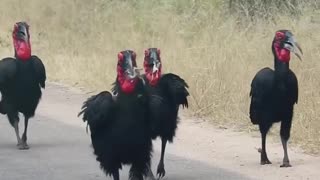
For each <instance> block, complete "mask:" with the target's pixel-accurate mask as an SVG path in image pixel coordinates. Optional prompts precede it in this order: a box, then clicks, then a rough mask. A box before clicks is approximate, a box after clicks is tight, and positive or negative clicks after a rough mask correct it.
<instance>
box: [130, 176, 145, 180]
mask: <svg viewBox="0 0 320 180" xmlns="http://www.w3.org/2000/svg"><path fill="white" fill-rule="evenodd" d="M129 180H143V178H142V177H138V176H130V177H129Z"/></svg>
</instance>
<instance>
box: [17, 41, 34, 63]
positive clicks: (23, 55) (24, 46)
mask: <svg viewBox="0 0 320 180" xmlns="http://www.w3.org/2000/svg"><path fill="white" fill-rule="evenodd" d="M14 48H15V51H16V56H17V58H19V59H20V60H22V61H27V60H29V59H30V57H31V47H30V45H29V44H28V43H27V42H24V41H20V40H16V41H14Z"/></svg>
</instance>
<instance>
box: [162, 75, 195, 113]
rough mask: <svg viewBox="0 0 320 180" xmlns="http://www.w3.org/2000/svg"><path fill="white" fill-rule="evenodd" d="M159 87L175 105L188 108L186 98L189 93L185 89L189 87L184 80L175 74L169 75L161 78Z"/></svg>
mask: <svg viewBox="0 0 320 180" xmlns="http://www.w3.org/2000/svg"><path fill="white" fill-rule="evenodd" d="M159 86H160V87H161V88H162V90H163V92H165V93H166V95H167V96H169V99H171V100H173V102H174V103H175V104H176V105H182V106H183V107H188V99H187V96H189V92H188V90H187V88H189V86H188V84H187V83H186V82H185V80H183V79H182V78H180V77H179V76H177V75H175V74H171V73H169V74H165V75H163V76H162V77H161V79H160V81H159Z"/></svg>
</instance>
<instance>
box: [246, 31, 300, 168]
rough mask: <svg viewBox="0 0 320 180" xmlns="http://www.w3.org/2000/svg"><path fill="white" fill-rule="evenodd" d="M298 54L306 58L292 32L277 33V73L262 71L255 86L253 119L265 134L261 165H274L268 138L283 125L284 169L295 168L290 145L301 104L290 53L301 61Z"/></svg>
mask: <svg viewBox="0 0 320 180" xmlns="http://www.w3.org/2000/svg"><path fill="white" fill-rule="evenodd" d="M297 50H299V51H300V52H301V54H302V50H301V48H300V46H299V45H298V43H297V42H296V41H295V39H294V37H293V34H292V33H291V32H290V31H288V30H279V31H277V32H276V33H275V37H274V39H273V42H272V52H273V54H274V70H272V69H270V68H264V69H262V70H260V71H259V72H258V73H257V74H256V75H255V77H254V79H253V80H252V83H251V92H250V96H251V104H250V119H251V122H252V123H253V124H257V125H259V129H260V132H261V139H262V149H261V152H260V153H261V165H264V164H271V162H270V161H269V159H268V156H267V152H266V136H267V133H268V131H269V129H270V127H271V126H272V124H273V123H276V122H281V128H280V136H281V142H282V145H283V150H284V158H283V164H282V165H281V166H280V167H290V166H291V165H290V162H289V157H288V152H287V142H288V140H289V138H290V129H291V123H292V117H293V109H294V104H295V103H297V102H298V81H297V78H296V76H295V74H294V73H293V72H292V71H291V70H290V69H289V61H290V52H293V53H294V54H295V55H296V56H297V57H298V58H299V59H300V60H301V57H300V55H299V54H298V52H297Z"/></svg>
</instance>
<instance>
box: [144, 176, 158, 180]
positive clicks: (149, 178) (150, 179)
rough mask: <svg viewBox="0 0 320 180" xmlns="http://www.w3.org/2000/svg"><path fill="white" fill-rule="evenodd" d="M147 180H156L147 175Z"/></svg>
mask: <svg viewBox="0 0 320 180" xmlns="http://www.w3.org/2000/svg"><path fill="white" fill-rule="evenodd" d="M146 180H156V178H155V177H154V176H153V175H152V176H150V175H147V176H146Z"/></svg>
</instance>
